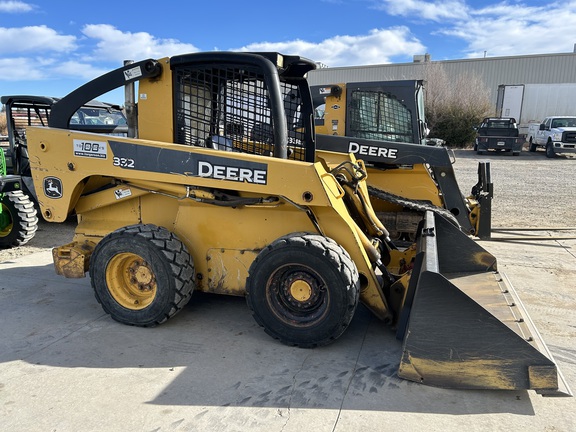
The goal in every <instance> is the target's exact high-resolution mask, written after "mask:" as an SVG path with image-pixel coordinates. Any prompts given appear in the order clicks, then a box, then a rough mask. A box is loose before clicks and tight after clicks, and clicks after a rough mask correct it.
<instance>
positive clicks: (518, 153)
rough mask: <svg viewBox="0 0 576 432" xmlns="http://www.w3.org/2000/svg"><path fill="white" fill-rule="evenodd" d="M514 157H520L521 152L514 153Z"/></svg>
mask: <svg viewBox="0 0 576 432" xmlns="http://www.w3.org/2000/svg"><path fill="white" fill-rule="evenodd" d="M512 156H520V152H513V153H512Z"/></svg>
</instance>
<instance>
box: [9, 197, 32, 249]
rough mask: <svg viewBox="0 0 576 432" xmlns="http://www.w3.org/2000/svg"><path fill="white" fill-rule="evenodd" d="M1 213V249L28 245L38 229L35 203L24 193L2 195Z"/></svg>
mask: <svg viewBox="0 0 576 432" xmlns="http://www.w3.org/2000/svg"><path fill="white" fill-rule="evenodd" d="M0 205H2V212H0V248H9V247H13V246H22V245H24V244H26V243H28V242H29V241H30V240H32V238H33V237H34V235H35V234H36V230H37V229H38V215H37V213H36V209H35V208H34V203H33V202H32V200H31V199H30V197H28V195H26V194H25V193H24V192H22V191H13V192H7V193H4V194H3V195H2V201H1V203H0Z"/></svg>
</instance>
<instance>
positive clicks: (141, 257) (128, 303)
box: [90, 225, 195, 327]
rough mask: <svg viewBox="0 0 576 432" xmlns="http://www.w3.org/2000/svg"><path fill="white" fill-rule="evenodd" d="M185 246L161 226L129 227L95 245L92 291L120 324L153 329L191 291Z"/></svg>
mask: <svg viewBox="0 0 576 432" xmlns="http://www.w3.org/2000/svg"><path fill="white" fill-rule="evenodd" d="M194 274H195V273H194V264H193V262H192V257H191V256H190V254H189V253H188V250H187V249H186V246H185V245H184V244H183V243H182V242H181V241H180V240H178V238H177V237H176V236H175V235H174V234H173V233H171V232H170V231H168V230H167V229H165V228H162V227H157V226H155V225H132V226H128V227H124V228H120V229H118V230H116V231H114V232H112V233H110V234H108V235H107V236H106V237H104V239H102V240H101V241H100V243H98V245H97V246H96V249H95V250H94V253H93V254H92V258H91V260H90V278H91V283H92V288H93V289H94V294H95V296H96V299H97V300H98V302H99V303H100V304H101V305H102V308H103V309H104V311H105V312H106V313H108V314H110V316H111V317H112V318H113V319H114V320H116V321H118V322H121V323H123V324H129V325H135V326H141V327H153V326H156V325H158V324H161V323H163V322H165V321H167V320H168V319H169V318H171V317H173V316H174V315H176V314H177V313H178V312H180V311H181V310H182V308H183V307H184V306H185V305H186V303H188V301H189V300H190V296H191V295H192V292H193V290H194Z"/></svg>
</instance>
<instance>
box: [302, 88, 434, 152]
mask: <svg viewBox="0 0 576 432" xmlns="http://www.w3.org/2000/svg"><path fill="white" fill-rule="evenodd" d="M311 91H312V97H313V100H314V108H315V117H314V122H315V126H316V131H317V133H322V134H326V135H340V136H349V137H355V138H364V139H371V140H379V141H389V142H406V143H414V144H426V143H427V140H426V137H427V135H428V128H427V125H426V121H425V117H424V82H423V81H422V80H400V81H380V82H357V83H353V82H351V83H346V84H336V85H315V86H312V87H311Z"/></svg>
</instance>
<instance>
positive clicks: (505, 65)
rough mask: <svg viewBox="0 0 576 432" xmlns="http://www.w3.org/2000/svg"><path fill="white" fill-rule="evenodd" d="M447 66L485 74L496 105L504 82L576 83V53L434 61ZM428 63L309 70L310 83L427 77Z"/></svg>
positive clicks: (457, 71)
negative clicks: (499, 88) (425, 68)
mask: <svg viewBox="0 0 576 432" xmlns="http://www.w3.org/2000/svg"><path fill="white" fill-rule="evenodd" d="M431 63H433V64H434V63H439V64H441V65H443V66H444V68H445V71H446V73H447V74H448V76H449V77H450V76H457V75H458V74H462V73H465V72H468V73H475V74H477V75H478V76H480V77H482V78H483V80H484V82H485V83H486V86H487V87H488V88H489V89H490V91H491V100H492V102H493V104H494V106H495V105H496V99H497V95H498V86H499V85H500V84H534V83H536V84H547V83H576V53H568V54H541V55H528V56H515V57H486V58H479V59H466V60H446V61H432V62H431ZM425 65H426V63H400V64H383V65H372V66H355V67H338V68H330V67H328V68H324V69H317V70H315V71H311V72H309V74H308V80H309V82H310V85H318V84H336V83H339V82H355V81H387V80H402V79H423V78H424V67H425Z"/></svg>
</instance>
